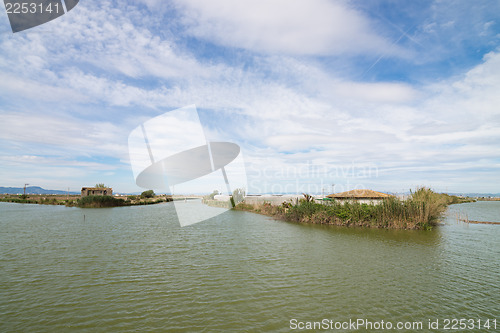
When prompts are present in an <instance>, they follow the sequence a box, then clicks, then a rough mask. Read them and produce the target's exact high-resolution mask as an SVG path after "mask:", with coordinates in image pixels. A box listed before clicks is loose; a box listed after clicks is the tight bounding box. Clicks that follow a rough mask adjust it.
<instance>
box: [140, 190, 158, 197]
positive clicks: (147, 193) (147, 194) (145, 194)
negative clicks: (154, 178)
mask: <svg viewBox="0 0 500 333" xmlns="http://www.w3.org/2000/svg"><path fill="white" fill-rule="evenodd" d="M154 196H155V192H154V191H153V190H147V191H144V192H142V193H141V198H153V197H154Z"/></svg>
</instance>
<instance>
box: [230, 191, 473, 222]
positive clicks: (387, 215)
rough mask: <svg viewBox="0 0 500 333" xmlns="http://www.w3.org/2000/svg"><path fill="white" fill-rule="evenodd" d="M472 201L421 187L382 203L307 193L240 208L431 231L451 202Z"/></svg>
mask: <svg viewBox="0 0 500 333" xmlns="http://www.w3.org/2000/svg"><path fill="white" fill-rule="evenodd" d="M468 201H472V200H469V199H463V198H460V197H457V196H452V195H448V194H439V193H435V192H433V191H432V190H430V189H428V188H420V189H417V190H416V191H414V192H412V193H411V195H410V197H409V198H408V199H407V200H404V201H403V200H399V199H397V198H396V197H390V198H387V199H384V200H383V201H382V202H380V203H378V204H365V203H359V202H357V201H355V200H351V201H346V202H339V201H329V202H323V203H316V202H314V200H313V199H312V197H311V196H309V195H304V199H301V200H298V201H297V202H295V203H284V204H282V205H281V206H273V205H271V204H269V203H264V204H260V205H249V204H245V203H241V204H239V205H238V206H236V209H239V210H245V211H251V212H256V213H261V214H264V215H269V216H272V217H276V218H280V219H284V220H286V221H290V222H298V223H316V224H330V225H338V226H361V227H371V228H387V229H425V230H428V229H431V228H432V227H433V226H435V225H436V224H437V223H438V221H439V218H440V216H441V214H442V213H443V212H444V211H445V210H446V207H447V206H448V205H450V204H456V203H462V202H468Z"/></svg>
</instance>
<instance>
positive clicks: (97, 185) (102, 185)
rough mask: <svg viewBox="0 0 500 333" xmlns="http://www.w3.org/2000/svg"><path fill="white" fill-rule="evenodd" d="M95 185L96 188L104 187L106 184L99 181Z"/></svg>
mask: <svg viewBox="0 0 500 333" xmlns="http://www.w3.org/2000/svg"><path fill="white" fill-rule="evenodd" d="M95 187H97V188H106V187H107V186H106V185H104V183H99V184H95Z"/></svg>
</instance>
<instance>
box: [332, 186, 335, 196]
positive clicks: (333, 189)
mask: <svg viewBox="0 0 500 333" xmlns="http://www.w3.org/2000/svg"><path fill="white" fill-rule="evenodd" d="M334 193H335V184H332V194H334Z"/></svg>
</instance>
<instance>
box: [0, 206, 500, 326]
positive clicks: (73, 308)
mask: <svg viewBox="0 0 500 333" xmlns="http://www.w3.org/2000/svg"><path fill="white" fill-rule="evenodd" d="M471 205H474V204H471ZM460 206H463V205H457V206H451V207H452V208H453V209H457V208H459V207H460ZM450 209H451V208H450ZM0 214H1V220H0V228H1V230H2V232H1V236H0V237H1V239H0V241H1V242H0V247H1V251H0V265H1V269H2V280H1V281H0V316H1V317H2V319H3V320H2V322H1V323H0V330H1V331H20V330H21V331H31V330H37V331H47V332H52V331H61V330H63V331H65V330H71V329H86V330H90V331H96V330H97V331H136V330H140V331H148V330H160V331H168V330H171V331H185V332H193V331H202V330H204V329H205V330H207V331H252V332H256V331H283V332H287V331H289V330H290V326H289V321H290V319H292V318H296V319H298V320H302V321H314V320H316V321H320V320H322V319H323V318H328V319H332V320H338V321H344V320H349V319H357V318H365V319H368V320H373V321H377V320H378V321H380V320H385V321H387V320H391V321H407V320H411V321H422V322H426V323H427V321H428V319H436V318H440V319H444V318H455V317H458V318H484V319H488V318H489V319H494V318H495V316H496V318H497V319H500V318H499V316H500V289H499V286H498V282H499V280H498V277H499V276H500V268H499V267H500V265H499V257H500V246H499V244H498V239H499V236H500V227H497V226H488V225H470V226H469V225H464V224H459V223H456V222H454V221H453V220H452V219H451V220H447V221H445V222H446V225H445V226H442V227H439V228H436V230H433V231H430V232H428V231H401V230H399V231H390V230H377V229H349V228H341V227H329V226H318V225H299V224H292V223H286V222H282V221H275V220H273V219H271V218H268V217H265V216H261V215H256V214H251V213H247V212H238V211H228V212H226V213H224V214H222V215H219V216H217V217H215V218H213V219H211V220H208V221H206V222H203V223H200V224H196V225H192V226H189V227H184V228H180V227H179V224H178V222H177V221H176V219H175V212H174V210H173V204H171V203H166V204H160V205H154V206H147V207H121V208H112V209H78V208H66V207H54V206H36V205H17V204H4V203H2V204H0ZM469 218H472V217H470V216H469Z"/></svg>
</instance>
